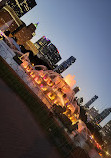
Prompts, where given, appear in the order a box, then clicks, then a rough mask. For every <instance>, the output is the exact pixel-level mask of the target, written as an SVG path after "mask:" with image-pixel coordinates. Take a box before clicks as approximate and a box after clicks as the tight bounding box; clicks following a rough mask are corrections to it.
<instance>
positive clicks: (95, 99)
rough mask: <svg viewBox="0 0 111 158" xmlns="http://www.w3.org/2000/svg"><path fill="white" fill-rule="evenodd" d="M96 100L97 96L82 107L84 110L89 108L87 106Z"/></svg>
mask: <svg viewBox="0 0 111 158" xmlns="http://www.w3.org/2000/svg"><path fill="white" fill-rule="evenodd" d="M96 99H98V96H97V95H95V96H94V97H93V98H92V99H91V100H89V101H88V102H87V103H86V104H85V105H84V106H85V108H89V106H90V105H91V104H92V103H93V102H94V101H95V100H96Z"/></svg>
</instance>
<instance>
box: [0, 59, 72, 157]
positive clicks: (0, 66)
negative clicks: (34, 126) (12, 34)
mask: <svg viewBox="0 0 111 158" xmlns="http://www.w3.org/2000/svg"><path fill="white" fill-rule="evenodd" d="M0 77H1V78H2V79H3V80H4V81H5V82H6V84H7V85H8V86H9V87H10V88H11V89H12V90H13V91H14V92H15V93H16V94H17V95H19V97H20V98H21V99H22V100H23V101H24V102H25V104H26V106H27V107H28V108H29V109H30V111H31V112H32V114H33V116H34V118H35V120H36V121H37V122H38V123H39V124H40V125H41V127H42V128H43V129H44V132H45V133H46V134H47V136H48V137H49V139H50V140H51V141H52V142H53V143H54V144H55V145H56V147H57V148H58V150H59V151H60V153H61V154H62V156H63V157H66V156H68V155H67V154H68V153H69V152H70V150H71V149H72V143H71V142H70V141H69V140H68V138H67V137H66V136H65V135H64V131H63V129H61V128H60V127H59V126H58V125H57V124H56V122H55V118H54V117H53V116H50V115H49V110H48V108H47V107H46V105H45V104H44V103H43V102H42V101H41V100H40V99H39V98H38V97H37V96H36V95H35V94H34V93H33V92H32V91H31V89H30V88H29V87H28V86H27V85H26V84H25V83H24V82H23V81H22V80H21V79H20V78H19V76H18V75H17V74H16V73H15V72H14V71H13V70H12V69H11V68H10V67H9V66H8V64H7V63H6V62H5V61H4V60H3V59H2V58H1V57H0ZM49 128H50V129H51V131H49Z"/></svg>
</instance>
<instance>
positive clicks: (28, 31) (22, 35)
mask: <svg viewBox="0 0 111 158" xmlns="http://www.w3.org/2000/svg"><path fill="white" fill-rule="evenodd" d="M35 30H36V27H35V25H34V24H32V23H31V24H30V25H28V26H24V27H23V28H22V29H20V30H19V31H17V32H16V33H14V36H15V37H16V38H17V43H18V44H20V45H25V43H26V42H27V41H29V40H31V38H32V37H33V36H34V35H35Z"/></svg>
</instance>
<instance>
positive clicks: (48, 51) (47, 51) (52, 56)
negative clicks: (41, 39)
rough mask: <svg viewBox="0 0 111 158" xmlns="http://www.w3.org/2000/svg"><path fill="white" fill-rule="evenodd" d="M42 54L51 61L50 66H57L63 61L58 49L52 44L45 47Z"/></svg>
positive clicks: (41, 51)
mask: <svg viewBox="0 0 111 158" xmlns="http://www.w3.org/2000/svg"><path fill="white" fill-rule="evenodd" d="M40 53H41V54H42V55H43V56H44V57H45V58H46V59H47V60H49V62H50V64H52V65H55V64H56V63H57V62H59V61H60V60H61V56H60V54H59V51H58V50H57V48H56V47H55V46H54V45H53V44H52V43H50V44H49V45H47V46H45V47H43V48H42V49H41V50H40Z"/></svg>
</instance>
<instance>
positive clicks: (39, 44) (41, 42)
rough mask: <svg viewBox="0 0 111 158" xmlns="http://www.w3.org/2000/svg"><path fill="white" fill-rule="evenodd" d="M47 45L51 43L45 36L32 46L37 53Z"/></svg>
mask: <svg viewBox="0 0 111 158" xmlns="http://www.w3.org/2000/svg"><path fill="white" fill-rule="evenodd" d="M49 43H51V41H50V40H49V39H48V38H46V37H45V36H43V37H41V38H40V39H39V40H38V41H37V42H35V43H34V44H35V46H36V48H37V49H38V50H39V51H41V49H43V47H45V46H47V45H48V44H49ZM40 55H41V54H40Z"/></svg>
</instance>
